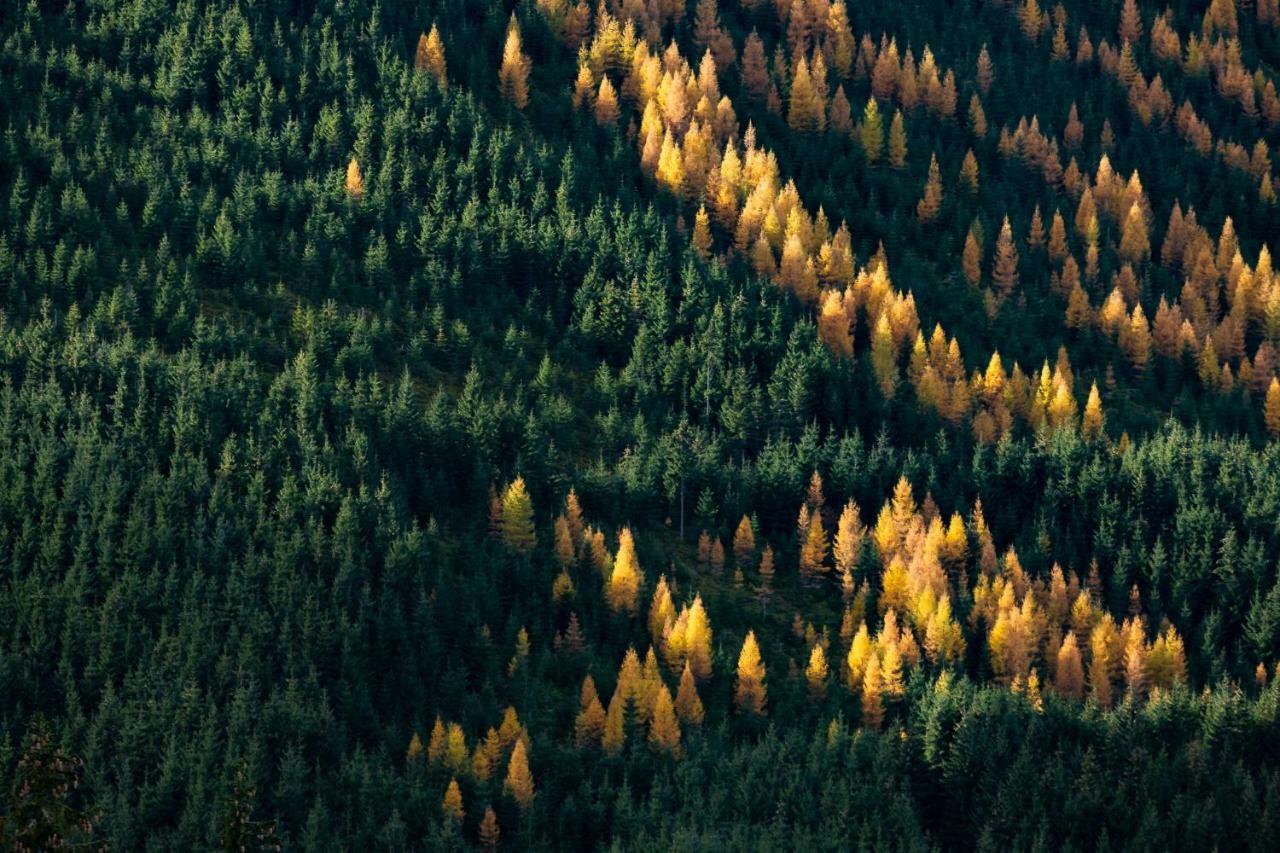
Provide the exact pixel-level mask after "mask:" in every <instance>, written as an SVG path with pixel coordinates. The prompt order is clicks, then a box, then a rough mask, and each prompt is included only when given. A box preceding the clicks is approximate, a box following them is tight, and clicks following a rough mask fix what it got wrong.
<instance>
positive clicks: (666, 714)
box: [649, 684, 680, 758]
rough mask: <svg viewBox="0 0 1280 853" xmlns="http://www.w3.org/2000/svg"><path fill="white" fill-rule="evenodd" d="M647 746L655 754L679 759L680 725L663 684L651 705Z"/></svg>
mask: <svg viewBox="0 0 1280 853" xmlns="http://www.w3.org/2000/svg"><path fill="white" fill-rule="evenodd" d="M649 746H650V747H651V748H653V749H654V750H655V751H657V752H665V753H667V754H668V755H671V756H674V757H675V758H679V757H680V723H679V722H678V721H677V720H676V711H675V706H674V705H673V704H672V702H671V691H669V690H667V685H665V684H663V685H661V686H660V687H659V688H658V695H657V697H656V698H655V699H654V703H653V717H652V719H651V720H650V721H649Z"/></svg>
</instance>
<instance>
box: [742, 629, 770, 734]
mask: <svg viewBox="0 0 1280 853" xmlns="http://www.w3.org/2000/svg"><path fill="white" fill-rule="evenodd" d="M733 701H734V705H735V706H737V709H738V711H739V712H741V713H744V714H753V715H756V716H761V715H763V714H764V713H765V704H766V703H767V702H768V688H767V687H766V686H765V668H764V661H762V660H761V659H760V647H759V645H757V644H756V634H755V631H748V632H747V636H746V639H744V640H743V641H742V651H741V652H740V653H739V654H738V680H737V685H736V687H735V689H734V694H733Z"/></svg>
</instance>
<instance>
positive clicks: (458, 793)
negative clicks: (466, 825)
mask: <svg viewBox="0 0 1280 853" xmlns="http://www.w3.org/2000/svg"><path fill="white" fill-rule="evenodd" d="M440 811H441V812H443V814H444V816H445V818H446V819H447V820H452V821H454V822H456V823H462V819H463V818H465V817H466V816H467V813H466V812H465V811H463V809H462V789H461V788H459V787H458V780H457V778H456V777H455V778H453V779H450V780H449V787H447V788H445V791H444V800H443V801H442V802H441V803H440Z"/></svg>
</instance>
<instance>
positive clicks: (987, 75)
mask: <svg viewBox="0 0 1280 853" xmlns="http://www.w3.org/2000/svg"><path fill="white" fill-rule="evenodd" d="M975 79H976V80H977V81H978V88H980V89H981V90H982V94H984V95H986V94H988V93H990V91H991V84H992V83H993V82H994V81H995V79H996V71H995V65H993V64H992V62H991V54H989V53H987V46H986V45H985V44H984V45H983V46H982V50H981V51H980V52H979V53H978V63H977V73H976V76H975Z"/></svg>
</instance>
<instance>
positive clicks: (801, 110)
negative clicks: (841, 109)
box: [787, 56, 826, 133]
mask: <svg viewBox="0 0 1280 853" xmlns="http://www.w3.org/2000/svg"><path fill="white" fill-rule="evenodd" d="M825 100H826V93H825V92H818V91H817V89H816V87H815V86H814V82H813V78H812V76H811V75H810V72H809V62H808V60H806V59H805V58H804V57H803V56H801V57H800V58H799V60H798V61H797V62H796V67H795V71H794V72H793V73H792V77H791V98H790V103H789V104H788V109H787V124H788V125H790V127H791V129H792V130H794V131H796V132H797V133H818V132H820V131H821V130H823V129H824V128H825V127H826V116H825V112H826V108H825V104H824V101H825Z"/></svg>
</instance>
